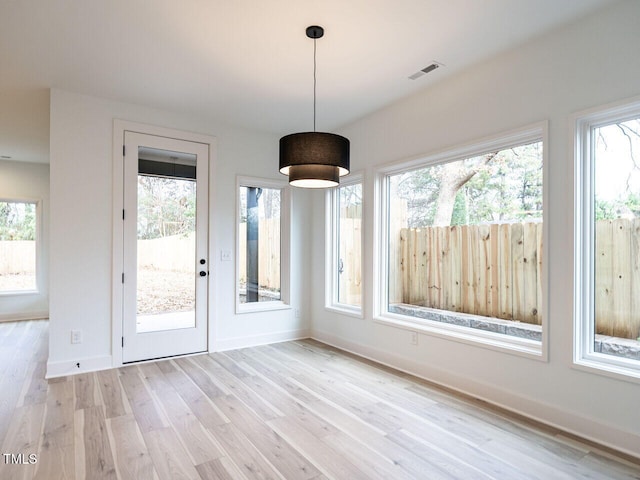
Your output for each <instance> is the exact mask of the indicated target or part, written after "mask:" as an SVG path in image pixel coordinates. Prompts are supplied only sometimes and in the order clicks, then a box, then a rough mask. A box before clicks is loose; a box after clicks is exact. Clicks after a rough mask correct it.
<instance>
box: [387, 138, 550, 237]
mask: <svg viewBox="0 0 640 480" xmlns="http://www.w3.org/2000/svg"><path fill="white" fill-rule="evenodd" d="M487 158H490V160H489V161H487ZM465 171H466V172H475V173H474V174H473V175H472V176H471V178H470V179H469V180H467V181H466V182H464V183H463V184H462V185H461V186H460V187H459V189H458V190H457V192H455V200H454V205H453V212H452V215H451V222H450V224H451V225H465V224H478V223H507V222H516V221H518V222H519V221H535V220H541V219H542V144H541V143H540V142H536V143H532V144H528V145H522V146H519V147H514V148H510V149H505V150H502V151H500V152H496V155H495V156H493V157H487V156H485V155H480V156H478V157H474V158H468V159H464V160H459V161H456V162H454V163H453V164H449V168H448V169H446V168H445V167H444V165H434V166H430V167H425V168H421V169H418V170H414V171H411V172H406V173H403V174H400V175H396V176H394V177H392V178H391V190H392V195H394V196H396V197H399V198H401V199H404V200H406V201H407V216H408V226H409V227H412V228H418V227H426V226H430V225H432V224H433V221H434V216H435V212H436V209H437V207H438V205H437V203H438V201H442V199H439V198H438V195H439V190H440V186H441V184H442V182H443V181H444V178H445V176H446V175H454V174H456V173H458V172H465Z"/></svg>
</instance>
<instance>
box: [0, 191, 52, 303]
mask: <svg viewBox="0 0 640 480" xmlns="http://www.w3.org/2000/svg"><path fill="white" fill-rule="evenodd" d="M0 202H4V203H31V204H34V205H35V208H36V235H35V242H36V258H35V269H36V271H35V275H36V287H35V289H31V290H3V291H0V297H8V296H12V297H13V296H21V295H37V294H39V293H40V292H41V290H42V279H41V278H40V277H41V271H42V268H41V265H40V259H41V258H42V255H41V252H40V249H41V247H42V228H41V227H42V225H41V221H42V200H40V199H35V198H24V197H0Z"/></svg>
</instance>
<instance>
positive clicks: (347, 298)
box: [338, 206, 362, 305]
mask: <svg viewBox="0 0 640 480" xmlns="http://www.w3.org/2000/svg"><path fill="white" fill-rule="evenodd" d="M358 207H359V208H358V210H357V211H355V209H353V208H351V209H349V210H348V209H343V211H342V212H341V214H340V235H339V238H338V242H339V245H338V247H339V255H340V261H341V262H342V271H341V272H340V273H339V274H338V288H339V290H338V301H339V302H340V303H346V304H347V305H362V289H361V285H362V255H361V254H360V252H361V251H362V248H361V245H362V220H361V219H360V218H359V217H360V216H361V215H362V210H361V206H358ZM351 210H354V211H351ZM353 217H355V218H353Z"/></svg>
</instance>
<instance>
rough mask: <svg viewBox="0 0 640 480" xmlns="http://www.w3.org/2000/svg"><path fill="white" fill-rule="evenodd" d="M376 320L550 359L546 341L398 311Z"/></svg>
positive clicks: (531, 357)
mask: <svg viewBox="0 0 640 480" xmlns="http://www.w3.org/2000/svg"><path fill="white" fill-rule="evenodd" d="M430 310H432V311H433V312H441V311H440V310H435V309H430ZM461 315H464V316H468V317H475V318H476V319H478V320H479V321H482V320H483V319H484V321H486V320H489V319H488V318H487V317H481V316H477V315H468V314H461ZM374 321H375V322H376V323H380V324H383V325H389V326H393V327H397V328H403V329H406V330H411V331H415V332H419V333H423V334H426V335H430V336H434V337H439V338H444V339H446V340H452V341H456V342H460V343H465V344H468V345H473V346H476V347H481V348H487V349H489V350H495V351H499V352H504V353H509V354H512V355H518V356H522V357H526V358H530V359H534V360H538V361H543V362H546V361H547V354H546V350H545V349H543V346H542V342H540V341H536V340H531V339H528V338H522V337H514V336H511V335H504V334H501V333H495V332H492V331H486V330H480V329H475V328H470V327H467V326H461V325H455V324H450V323H444V322H440V321H434V320H429V319H426V318H414V317H410V316H407V315H399V314H394V313H386V314H382V315H379V316H377V317H375V318H374Z"/></svg>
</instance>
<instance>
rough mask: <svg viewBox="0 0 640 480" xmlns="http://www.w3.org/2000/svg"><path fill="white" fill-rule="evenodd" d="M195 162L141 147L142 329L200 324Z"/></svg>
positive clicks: (139, 298)
mask: <svg viewBox="0 0 640 480" xmlns="http://www.w3.org/2000/svg"><path fill="white" fill-rule="evenodd" d="M149 158H155V159H154V160H150V159H149ZM178 161H179V162H180V163H176V162H178ZM195 166H196V156H195V155H184V154H182V155H181V154H179V153H178V152H171V151H163V150H152V149H149V148H144V147H140V148H139V149H138V240H137V249H138V262H137V264H138V281H137V299H136V305H137V309H136V310H137V311H136V313H137V321H136V331H137V332H138V333H144V332H155V331H159V330H174V329H179V328H193V327H194V326H195V323H196V316H195V306H196V282H195V278H196V178H195V172H196V169H195ZM176 167H178V168H177V169H176ZM188 167H192V168H188ZM176 170H177V171H176Z"/></svg>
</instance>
